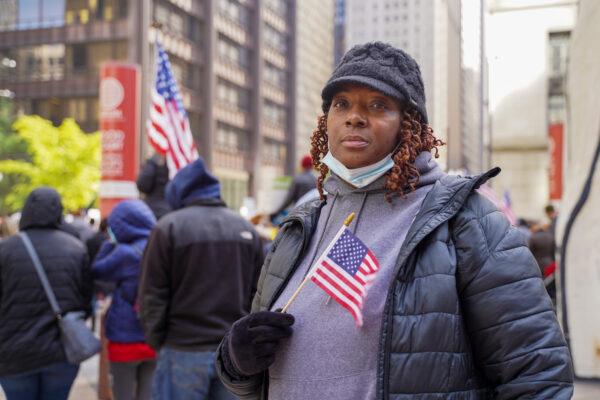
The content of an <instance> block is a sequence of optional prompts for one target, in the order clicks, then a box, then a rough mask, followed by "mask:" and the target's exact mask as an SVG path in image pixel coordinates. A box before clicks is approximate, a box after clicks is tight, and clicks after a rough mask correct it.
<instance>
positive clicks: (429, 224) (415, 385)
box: [216, 169, 573, 400]
mask: <svg viewBox="0 0 600 400" xmlns="http://www.w3.org/2000/svg"><path fill="white" fill-rule="evenodd" d="M498 172H499V170H498V169H495V170H492V171H490V172H488V173H487V174H484V175H482V176H480V177H475V178H461V177H456V176H446V177H444V178H442V179H440V180H439V181H438V182H436V184H435V186H434V187H433V189H432V190H431V191H430V192H429V194H428V195H427V197H426V198H425V200H424V202H423V204H422V206H421V210H420V211H419V213H418V215H417V217H416V218H415V221H414V223H413V225H412V226H411V228H410V230H409V232H408V234H407V236H406V239H405V242H404V244H403V246H402V249H401V251H400V254H399V257H398V262H397V265H396V278H395V280H394V281H393V283H392V285H391V286H390V290H389V292H388V295H387V301H386V306H385V309H384V315H383V319H382V321H381V326H382V330H381V339H380V345H379V357H378V358H379V361H378V364H379V366H378V378H377V379H378V380H377V388H378V390H377V399H394V400H408V399H420V400H424V399H428V400H429V399H440V400H441V399H455V400H458V399H469V400H470V399H492V398H494V399H569V398H570V397H571V395H572V393H573V385H572V380H573V373H572V366H571V359H570V355H569V350H568V349H567V346H566V344H565V340H564V338H563V334H562V332H561V329H560V327H559V325H558V323H557V320H556V317H555V315H554V311H553V308H552V303H551V302H550V299H549V298H548V295H547V294H546V291H545V289H544V285H543V283H542V280H541V279H540V273H539V269H538V267H537V264H536V262H535V260H534V258H533V256H532V255H531V253H530V252H529V250H528V249H527V246H526V243H525V239H524V237H523V236H522V234H521V233H520V232H519V231H518V230H516V229H514V228H513V227H511V226H510V224H509V223H508V221H507V220H506V218H505V217H504V216H503V215H502V213H500V212H499V211H498V210H497V209H496V208H495V207H494V206H493V205H492V204H491V203H490V202H489V201H487V200H485V199H484V198H483V197H482V196H481V195H479V194H477V193H476V192H474V189H475V188H477V187H478V186H479V185H480V184H482V183H483V182H485V181H486V180H487V179H489V178H490V177H492V176H495V175H496V174H497V173H498ZM319 211H320V206H319V204H318V202H313V203H311V204H307V205H305V206H302V207H301V208H300V209H298V210H296V211H295V212H293V213H292V215H290V216H289V217H288V218H287V219H286V220H285V221H284V223H283V226H282V229H281V232H280V234H279V236H278V237H277V238H276V240H275V242H274V243H273V246H272V249H271V251H270V253H269V254H268V255H267V258H266V261H265V264H264V266H263V270H262V272H261V276H260V278H259V283H258V289H257V293H256V296H255V298H254V302H253V306H252V311H253V312H254V311H260V310H268V309H270V308H271V306H272V305H273V303H274V301H275V300H276V299H277V297H278V296H279V294H280V293H281V291H282V290H283V288H284V287H285V285H286V283H287V281H288V279H289V278H290V277H291V276H292V274H293V271H294V269H295V268H296V267H297V266H298V265H299V262H300V260H301V259H302V257H303V254H304V252H305V251H306V249H307V247H308V244H309V242H310V237H311V235H312V233H313V230H314V228H315V227H316V225H317V220H318V218H319ZM216 368H217V373H218V375H219V377H220V378H221V380H222V381H223V382H224V384H225V385H226V386H227V387H228V388H229V390H230V391H232V392H233V393H235V394H236V395H238V396H239V397H240V398H241V399H266V398H267V394H268V374H267V373H263V374H259V375H255V376H252V377H249V378H248V379H247V380H243V381H240V380H234V379H232V377H231V376H229V375H228V374H227V372H226V371H225V370H224V367H223V361H222V359H221V350H220V348H219V349H218V351H217V364H216Z"/></svg>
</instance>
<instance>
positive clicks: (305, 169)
mask: <svg viewBox="0 0 600 400" xmlns="http://www.w3.org/2000/svg"><path fill="white" fill-rule="evenodd" d="M300 167H301V168H302V173H300V174H298V175H296V176H294V179H292V183H291V185H290V188H289V189H288V191H287V194H286V196H285V199H284V200H283V202H282V203H281V205H280V206H279V207H278V208H277V210H275V211H274V212H273V213H271V219H274V218H276V217H277V215H279V214H280V213H281V212H283V211H284V210H285V209H286V208H288V207H289V206H290V205H294V204H296V202H297V201H298V200H300V199H301V198H302V196H304V195H305V194H306V193H307V192H309V191H311V190H312V189H314V188H316V187H317V178H315V176H314V175H313V172H312V158H311V157H310V156H309V155H307V156H304V157H303V158H302V160H301V161H300Z"/></svg>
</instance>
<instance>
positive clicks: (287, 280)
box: [267, 217, 307, 310]
mask: <svg viewBox="0 0 600 400" xmlns="http://www.w3.org/2000/svg"><path fill="white" fill-rule="evenodd" d="M288 221H289V222H292V221H297V222H298V223H299V224H300V226H302V233H303V236H304V238H303V239H302V250H301V251H300V253H299V254H297V255H296V259H295V260H294V264H293V266H292V268H291V269H290V272H289V273H288V274H287V276H286V277H285V279H284V280H283V282H281V284H280V285H279V288H278V289H277V291H276V292H275V293H274V294H273V296H272V297H271V301H269V304H268V308H267V309H268V310H270V309H271V308H272V307H273V304H275V301H277V299H278V298H279V296H280V295H281V293H282V292H283V290H284V289H285V287H286V286H287V284H288V282H289V280H290V279H291V278H292V275H294V272H295V271H296V268H298V265H299V264H300V261H301V260H302V257H300V256H301V255H302V254H304V251H305V250H306V241H307V240H306V225H304V221H303V220H302V219H301V218H296V217H294V218H290V219H289V220H288Z"/></svg>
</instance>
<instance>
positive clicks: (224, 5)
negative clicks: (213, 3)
mask: <svg viewBox="0 0 600 400" xmlns="http://www.w3.org/2000/svg"><path fill="white" fill-rule="evenodd" d="M217 7H218V10H219V13H220V14H221V15H223V16H224V17H225V18H227V19H229V20H232V21H234V22H235V23H236V24H239V25H241V26H244V27H245V26H248V21H249V16H248V9H247V8H246V7H244V6H243V5H242V4H240V3H238V2H237V1H235V0H219V4H218V6H217Z"/></svg>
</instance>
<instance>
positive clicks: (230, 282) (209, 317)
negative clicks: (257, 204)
mask: <svg viewBox="0 0 600 400" xmlns="http://www.w3.org/2000/svg"><path fill="white" fill-rule="evenodd" d="M166 198H167V201H168V202H169V204H170V205H171V207H172V208H173V210H175V211H172V212H171V213H169V214H167V215H165V216H164V217H162V218H161V219H160V220H159V221H158V223H157V224H156V228H155V229H154V230H153V231H152V234H151V236H150V239H149V241H148V246H147V249H146V252H145V253H144V259H143V261H142V278H141V283H140V294H139V303H140V316H141V320H142V325H143V327H144V332H145V333H146V337H147V339H148V343H149V344H150V345H151V346H152V347H153V348H155V349H157V350H160V352H159V355H158V361H157V367H156V374H155V377H154V384H153V388H152V394H153V398H155V399H161V400H169V399H215V400H223V399H234V398H235V397H233V396H232V395H230V394H229V393H228V392H227V390H226V389H225V388H224V387H223V385H222V384H221V382H220V381H219V380H218V378H217V377H216V374H215V368H214V351H215V350H216V348H217V346H218V345H219V343H220V341H221V339H223V336H224V335H225V332H227V330H228V329H229V327H230V326H231V324H232V323H233V322H234V321H236V320H237V319H239V318H241V317H243V316H245V315H247V314H248V312H249V311H250V303H251V300H252V296H253V295H254V292H255V288H256V281H257V279H258V274H259V271H260V267H261V265H262V262H263V252H262V247H261V244H260V239H259V236H258V234H257V233H256V231H255V230H254V228H253V227H252V225H251V224H250V223H249V222H248V221H246V220H244V219H243V218H242V217H241V216H239V215H238V214H236V213H235V212H233V211H231V210H229V209H228V208H227V207H226V205H225V203H224V202H223V200H222V199H221V188H220V184H219V181H218V180H217V178H215V177H214V176H213V175H212V174H210V172H208V171H207V170H206V168H205V166H204V162H203V161H202V159H198V160H196V161H195V162H193V163H191V164H189V165H187V166H186V167H184V168H182V169H181V170H180V171H179V172H178V173H177V175H175V177H174V178H173V180H172V181H171V182H170V183H169V184H168V185H167V188H166Z"/></svg>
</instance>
